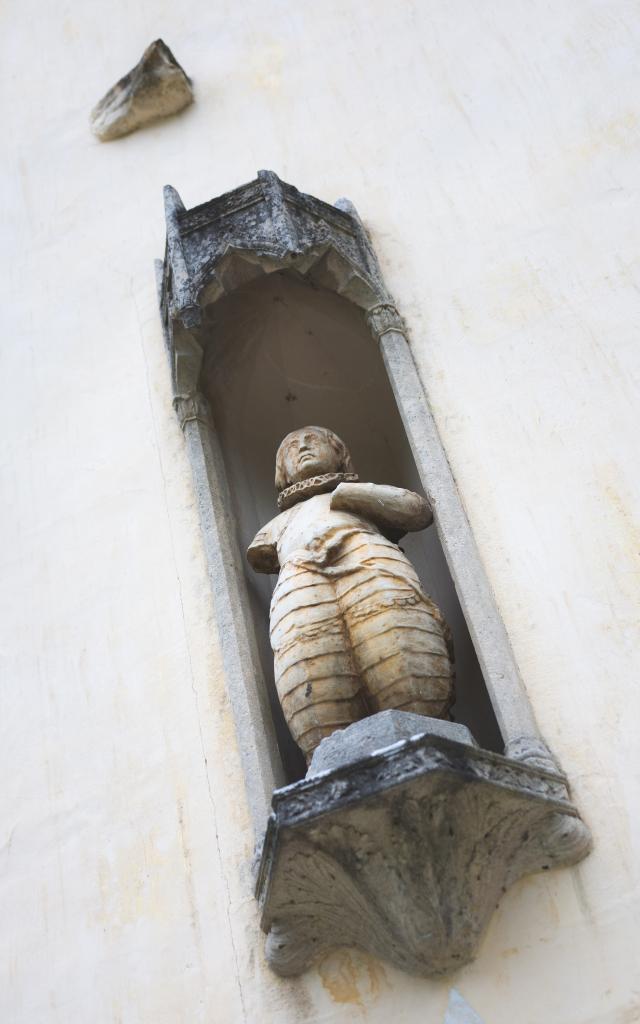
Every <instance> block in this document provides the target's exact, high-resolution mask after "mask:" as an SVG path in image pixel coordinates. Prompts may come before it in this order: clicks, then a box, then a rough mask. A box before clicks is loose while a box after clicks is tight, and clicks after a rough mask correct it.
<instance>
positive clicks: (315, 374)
mask: <svg viewBox="0 0 640 1024" xmlns="http://www.w3.org/2000/svg"><path fill="white" fill-rule="evenodd" d="M207 323H208V333H209V344H208V346H207V356H206V362H205V366H204V370H203V387H204V390H205V391H206V393H207V396H208V398H209V399H210V402H211V406H212V410H213V416H214V421H215V426H216V430H217V432H218V434H219V437H220V442H221V447H222V451H223V453H224V459H225V465H226V470H227V474H228V478H229V485H230V489H231V495H232V501H233V505H234V512H235V516H236V526H237V537H238V544H239V545H240V548H241V550H242V557H243V562H244V564H245V570H246V571H245V576H246V580H247V586H248V590H249V594H250V598H251V607H252V612H253V616H254V621H255V628H256V634H257V638H258V645H259V649H260V655H261V660H262V665H263V671H264V677H265V680H266V683H267V686H268V687H269V694H270V699H271V705H272V709H273V714H274V718H275V722H276V731H277V735H278V742H279V745H280V749H281V753H282V757H283V761H284V765H285V771H286V774H287V776H288V779H289V781H294V780H295V779H297V778H300V777H302V776H303V775H304V773H305V770H306V767H305V764H304V760H303V758H302V756H301V754H300V752H299V751H298V748H297V747H296V745H295V744H294V743H293V740H292V739H291V737H290V735H289V731H288V729H287V726H286V724H285V722H284V719H283V716H282V712H281V710H280V706H279V703H278V700H277V695H276V692H275V685H274V681H273V657H272V653H271V648H270V645H269V628H268V625H269V603H270V600H271V593H272V591H273V586H274V584H275V580H276V577H275V576H272V577H266V576H257V575H256V574H255V573H253V572H252V571H251V570H250V569H249V567H248V565H247V564H246V561H245V560H244V552H245V550H246V548H247V546H248V545H249V543H250V541H251V540H252V538H253V536H254V535H255V533H256V532H257V530H258V529H259V528H260V527H261V526H263V524H264V523H265V522H267V521H268V520H270V519H272V518H273V516H274V515H275V514H276V513H277V508H276V492H275V487H274V465H275V453H276V450H277V447H278V445H279V443H280V441H281V440H282V438H283V437H284V435H285V434H287V433H289V431H291V430H294V429H295V428H296V427H300V426H305V425H307V424H317V425H319V426H326V427H329V428H330V429H331V430H334V431H335V432H336V433H337V434H339V435H340V437H342V438H343V440H344V441H345V442H346V444H347V445H348V447H349V449H350V451H351V453H352V456H353V460H354V464H355V468H356V471H357V472H358V474H359V476H360V479H361V480H363V481H368V480H371V481H373V482H376V483H388V484H395V485H397V486H401V487H408V488H411V489H412V490H417V491H419V492H421V493H422V487H421V485H420V481H419V478H418V474H417V471H416V467H415V463H414V461H413V457H412V455H411V450H410V448H409V444H408V441H407V438H406V435H405V432H404V428H403V425H402V421H401V419H400V415H399V413H398V410H397V407H396V404H395V400H394V397H393V394H392V391H391V387H390V385H389V382H388V380H387V376H386V372H385V369H384V366H383V364H382V359H381V358H380V355H379V353H378V350H377V347H376V344H375V342H374V341H373V339H372V337H371V334H370V333H369V330H368V329H367V326H366V324H365V322H364V317H363V314H362V311H361V310H359V309H358V308H357V307H355V306H354V305H352V304H351V303H349V302H347V301H346V300H345V299H343V298H341V297H340V296H339V295H336V294H335V293H334V292H329V291H325V290H324V289H320V288H318V287H316V286H314V285H311V284H309V282H308V281H304V280H303V279H302V278H300V277H299V276H297V275H294V274H287V273H285V272H284V271H280V272H277V273H274V274H271V275H269V276H267V277H263V278H260V279H258V280H257V281H252V282H251V283H249V284H247V285H245V286H244V287H242V288H240V289H238V290H237V291H235V292H233V293H232V294H230V295H227V296H225V297H224V298H223V299H221V300H220V301H219V302H217V303H215V304H214V305H212V306H210V307H208V309H207ZM400 543H401V546H402V548H403V549H404V550H405V551H406V554H407V555H408V556H409V558H410V559H411V560H412V561H413V563H414V565H415V567H416V569H417V571H418V574H419V576H420V579H421V581H422V584H423V586H424V588H425V590H426V592H427V593H428V594H429V595H430V596H431V597H433V599H434V601H435V602H436V604H438V606H439V607H440V608H441V609H442V611H443V613H444V615H445V618H446V619H447V621H448V623H449V625H450V626H451V629H452V631H453V637H454V646H455V654H456V678H457V686H456V689H457V701H456V704H455V706H454V708H453V713H452V717H453V718H454V720H455V721H459V722H463V723H464V724H465V725H468V726H469V728H470V729H471V731H472V732H473V734H474V735H475V737H476V739H477V740H478V742H479V743H480V745H481V746H482V747H484V748H486V749H489V750H496V751H502V747H503V745H502V740H501V737H500V733H499V730H498V727H497V723H496V720H495V717H494V715H493V710H492V708H491V704H490V701H489V698H488V695H487V692H486V689H485V685H484V681H483V678H482V673H481V671H480V666H479V664H478V661H477V658H476V655H475V651H474V649H473V645H472V643H471V639H470V636H469V632H468V629H467V626H466V623H465V620H464V617H463V614H462V610H461V608H460V604H459V602H458V599H457V596H456V592H455V588H454V585H453V581H452V579H451V576H450V574H449V570H448V568H447V565H446V562H445V559H444V555H443V552H442V548H441V546H440V542H439V540H438V537H437V534H436V530H435V527H433V526H432V527H430V528H429V529H428V530H426V531H424V532H423V533H420V534H409V535H407V536H406V537H405V538H403V540H402V541H401V542H400Z"/></svg>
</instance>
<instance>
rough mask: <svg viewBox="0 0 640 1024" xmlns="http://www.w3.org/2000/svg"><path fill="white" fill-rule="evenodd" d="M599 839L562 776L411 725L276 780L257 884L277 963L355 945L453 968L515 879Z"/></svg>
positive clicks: (290, 968)
mask: <svg viewBox="0 0 640 1024" xmlns="http://www.w3.org/2000/svg"><path fill="white" fill-rule="evenodd" d="M589 844H590V838H589V832H588V830H587V828H586V827H585V826H584V824H583V823H582V821H581V820H580V818H579V817H578V814H577V811H576V809H575V807H573V805H572V804H571V802H570V800H569V794H568V790H567V785H566V780H565V779H564V777H563V776H561V775H559V774H557V773H552V772H547V771H544V770H543V769H540V768H533V767H528V766H524V765H522V764H519V763H518V762H516V761H512V760H509V759H507V758H505V757H500V756H499V755H497V754H492V753H489V752H487V751H482V750H478V749H477V748H475V747H472V746H468V745H466V744H463V743H458V742H455V741H452V740H449V739H445V738H443V737H440V736H433V735H423V736H418V737H414V738H412V739H410V740H407V741H404V742H401V743H398V744H395V745H394V746H392V747H389V748H388V749H387V750H386V751H381V752H379V753H377V754H373V755H371V756H369V757H366V758H363V759H362V760H359V761H357V762H356V763H354V764H352V765H348V766H346V767H342V768H338V769H336V770H334V771H331V772H325V773H324V774H322V775H320V776H317V777H315V778H309V779H306V780H304V781H303V782H299V783H296V784H295V785H293V786H288V787H287V788H285V789H281V790H278V791H276V792H275V793H274V796H273V814H272V816H271V819H270V821H269V825H268V829H267V834H266V838H265V845H264V850H263V854H262V861H261V866H260V875H259V878H258V883H257V890H256V892H257V897H258V900H259V902H260V906H261V910H262V927H263V929H264V930H265V931H266V932H267V933H268V935H267V942H266V956H267V959H268V962H269V964H270V965H271V967H272V968H273V969H274V970H275V971H276V972H277V973H278V974H281V975H285V976H287V975H296V974H299V973H301V972H302V971H304V970H306V969H307V968H308V967H310V966H311V965H312V964H313V962H314V961H315V960H317V959H318V958H319V957H320V956H322V955H323V954H324V953H326V952H327V951H328V950H330V949H332V948H335V947H336V946H355V947H358V948H360V949H362V950H364V951H366V952H369V953H372V954H373V955H374V956H377V957H380V958H381V959H382V960H387V961H390V962H391V963H392V964H394V965H395V966H396V967H399V968H401V969H402V970H404V971H407V972H409V973H411V974H418V975H423V976H427V977H434V976H438V975H442V974H447V973H449V972H451V971H453V970H456V969H457V968H459V967H461V966H463V965H464V964H466V963H468V962H469V961H470V960H472V959H473V957H474V955H475V953H476V950H477V946H478V943H479V941H480V939H481V937H482V934H483V932H484V930H485V928H486V926H487V924H488V921H489V919H490V917H491V914H492V913H493V911H494V909H495V907H496V905H497V903H498V902H499V900H500V898H501V896H502V894H503V893H504V892H505V891H506V890H507V888H508V887H509V886H510V885H512V884H513V883H514V882H515V881H517V880H518V879H519V878H521V877H522V876H523V875H526V874H528V873H530V872H532V871H540V870H546V869H548V868H552V867H556V866H559V865H568V864H575V863H576V862H577V861H579V860H580V859H581V858H582V857H584V856H585V854H586V853H587V852H588V850H589Z"/></svg>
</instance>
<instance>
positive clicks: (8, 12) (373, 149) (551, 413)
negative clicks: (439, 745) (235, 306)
mask: <svg viewBox="0 0 640 1024" xmlns="http://www.w3.org/2000/svg"><path fill="white" fill-rule="evenodd" d="M0 25H1V28H2V32H1V33H0V40H1V42H0V45H1V47H2V62H1V66H2V75H3V79H4V85H3V89H2V94H1V95H2V100H1V102H2V125H3V132H4V140H5V159H4V161H3V167H2V189H1V197H2V204H3V217H2V221H3V233H2V243H3V253H4V260H3V283H4V286H5V287H4V296H5V298H4V302H3V319H4V329H3V344H2V346H1V349H0V360H1V364H0V366H1V370H0V372H1V374H2V384H3V401H2V403H0V419H1V422H0V438H1V456H0V458H1V468H2V509H3V510H2V522H3V532H2V536H3V539H4V542H5V543H4V545H3V553H2V571H1V573H0V588H1V590H0V594H1V602H2V616H1V626H0V628H1V631H2V632H1V636H0V673H1V679H2V686H1V690H0V697H1V701H2V706H1V711H2V715H1V719H2V725H3V739H2V743H1V744H0V758H1V762H2V768H1V771H2V778H3V785H2V798H1V806H2V813H1V817H0V829H1V832H0V898H1V903H2V908H3V924H2V928H0V969H1V971H2V981H1V982H0V1019H2V1020H3V1021H7V1022H9V1021H11V1022H12V1024H14V1022H15V1024H27V1022H28V1024H39V1022H47V1024H49V1022H51V1024H54V1022H55V1024H86V1022H87V1021H89V1020H91V1021H92V1022H96V1024H99V1022H103V1021H104V1022H114V1024H115V1022H121V1024H178V1022H184V1024H194V1022H196V1021H203V1022H205V1021H206V1022H215V1024H222V1022H225V1024H226V1022H233V1024H235V1022H242V1021H246V1022H249V1024H254V1022H260V1024H263V1022H264V1024H270V1022H276V1021H277V1022H278V1024H280V1022H282V1024H289V1022H291V1024H298V1022H302V1021H327V1022H328V1021H331V1022H338V1021H340V1022H342V1021H347V1020H349V1021H351V1020H359V1019H363V1020H367V1021H371V1022H382V1021H389V1020H393V1021H394V1022H398V1024H404V1022H411V1024H413V1022H418V1021H420V1022H422V1021H427V1022H428V1024H440V1022H441V1021H444V1020H445V1017H446V1020H447V1022H448V1024H455V1022H458V1024H459V1022H462V1021H468V1020H476V1019H478V1020H482V1021H484V1022H486V1024H513V1021H516V1020H517V1021H518V1024H540V1022H542V1021H544V1022H545V1024H595V1022H606V1024H630V1022H632V1021H636V1020H639V1019H640V993H639V992H638V975H637V962H638V948H637V920H638V915H639V913H640V907H639V906H638V902H639V901H638V862H639V855H638V834H637V833H638V821H639V820H640V816H639V815H638V796H637V787H638V761H639V757H638V753H637V746H638V744H637V740H636V735H637V728H638V726H637V723H638V719H639V717H640V715H639V708H638V686H637V678H638V671H639V668H640V666H639V665H638V662H639V660H640V655H639V651H640V645H639V644H638V629H637V623H638V618H639V612H640V600H639V585H638V582H639V573H640V559H639V554H638V548H639V541H640V529H639V527H638V514H639V512H640V493H639V491H640V488H639V484H638V473H637V436H638V430H637V415H636V410H637V405H638V400H637V391H636V388H637V378H638V371H639V362H640V358H639V355H638V345H637V341H636V338H635V337H634V335H635V333H636V324H637V310H638V267H637V261H638V258H637V242H636V239H637V235H638V227H639V224H638V221H639V219H640V218H639V216H638V213H637V181H638V170H639V168H638V135H639V126H640V114H639V113H638V106H637V104H638V88H637V68H638V65H639V61H640V52H639V51H640V17H639V15H638V9H637V5H636V4H634V3H631V2H629V3H626V2H624V0H612V2H606V0H599V2H586V0H570V2H565V3H561V4H550V3H548V2H545V0H527V2H524V0H510V2H508V3H507V2H506V0H502V2H500V0H493V2H491V0H489V2H486V3H482V4H477V3H474V2H471V0H466V2H462V0H453V2H444V0H434V2H417V0H416V2H413V3H411V2H401V3H396V4H390V3H383V2H382V0H375V2H369V3H366V4H365V3H364V2H359V3H356V2H352V0H347V2H346V3H344V2H341V3H337V2H334V0H327V2H325V3H322V4H313V5H312V4H308V3H298V4H293V3H284V2H276V0H262V2H261V3H258V2H257V0H245V2H243V3H242V4H238V3H237V2H232V0H220V2H218V3H216V4H207V3H204V2H203V0H183V2H182V3H180V4H176V3H169V2H159V0H156V2H152V0H149V2H148V3H139V4H133V3H124V2H123V0H110V2H109V3H106V2H103V0H93V2H88V3H85V4H80V3H76V4H72V3H66V4H64V3H63V4H57V5H46V4H44V3H42V0H40V2H39V3H36V2H34V0H20V3H18V2H17V0H11V2H9V3H8V4H5V6H4V9H3V12H2V14H1V15H0ZM158 35H161V36H163V37H164V38H165V40H166V41H167V42H168V43H169V45H170V46H171V47H172V48H173V49H174V51H175V53H176V56H177V58H178V59H179V60H180V61H181V62H182V63H183V64H184V66H185V68H186V70H187V71H188V73H190V74H191V75H192V76H193V77H194V79H195V85H196V94H197V100H196V104H195V105H194V106H193V107H192V108H190V109H189V110H187V111H186V112H185V114H184V115H182V116H181V117H179V118H177V119H175V120H174V121H171V122H167V123H165V124H162V125H160V126H158V127H156V128H152V129H148V130H146V131H144V132H140V133H138V134H136V135H133V136H131V137H129V138H127V139H124V140H121V141H119V142H114V143H111V144H107V145H102V144H100V143H98V142H97V141H96V140H95V139H93V138H92V136H91V135H90V134H89V131H88V127H87V118H88V113H89V110H90V108H91V106H92V105H93V104H94V103H95V101H96V100H97V99H99V97H100V96H101V95H102V93H103V92H104V91H105V90H106V89H107V88H108V87H109V86H110V85H112V84H113V82H114V81H115V79H116V78H117V77H119V76H120V75H121V74H123V73H124V72H125V71H126V70H128V68H129V67H130V66H131V65H132V64H133V63H135V61H136V60H137V59H138V57H139V56H140V54H141V53H142V50H143V49H144V47H145V46H146V45H147V44H148V43H149V42H150V40H151V39H153V38H155V37H156V36H158ZM259 167H271V168H273V169H274V170H276V171H277V172H278V173H279V174H280V175H281V177H283V178H284V179H285V180H288V181H291V182H293V183H294V184H296V185H297V186H298V187H300V188H302V189H304V190H306V191H309V192H312V193H313V194H315V195H317V196H319V197H321V198H324V199H327V200H329V201H333V200H334V199H335V198H336V197H337V196H339V195H347V196H349V197H350V198H351V199H353V201H354V202H355V203H356V204H357V206H358V208H359V210H360V212H361V214H362V216H363V217H364V219H365V220H366V222H367V223H368V225H369V227H370V229H371V231H372V233H373V236H374V241H375V244H376V246H377V250H378V253H379V256H380V259H381V262H382V265H383V269H384V272H385V274H386V276H387V281H388V283H389V285H390V287H391V288H392V290H393V291H394V292H395V294H396V296H397V299H398V303H399V305H400V307H401V309H402V311H403V313H404V314H405V316H406V317H407V319H408V321H409V324H410V327H411V330H412V336H413V344H414V350H415V353H416V357H417V360H418V363H419V367H420V371H421V374H422V376H423V380H424V382H425V385H426V387H427V389H428V392H429V395H430V398H431V401H432V404H433V408H434V412H435V415H436V417H437V420H438V424H439V426H440V429H441V432H442V435H443V438H444V440H445V444H446V446H447V450H448V453H449V456H450V459H451V463H452V466H453V468H454V471H455V474H456V477H457V480H458V483H459V486H460V489H461V493H462V496H463V499H464V502H465V505H466V508H467V511H468V514H469V516H470V519H471V522H472V525H473V527H474V530H475V532H476V536H477V539H478V543H479V546H480V550H481V554H482V556H483V559H484V560H485V563H486V566H487V570H488V573H489V576H490V579H491V581H492V584H493V586H494V588H495V592H496V595H497V598H498V601H499V603H500V606H501V609H502V611H503V614H504V618H505V622H506V624H507V627H508V630H509V633H510V636H511V638H512V641H513V645H514V649H515V652H516V656H517V659H518V662H519V664H520V667H521V670H522V673H523V676H524V679H525V683H526V685H527V688H528V690H529V692H530V694H531V699H532V702H533V704H534V707H535V709H536V713H537V715H538V718H539V721H540V724H541V726H542V729H543V732H544V734H545V736H546V738H547V740H548V741H549V742H550V744H551V746H552V747H553V748H554V749H555V751H556V752H557V753H558V754H559V756H560V758H561V760H562V763H563V765H564V767H565V769H566V770H567V771H568V772H569V773H570V775H571V778H572V781H573V784H574V793H575V796H576V798H577V800H578V802H579V803H580V806H581V808H582V810H583V812H584V814H585V817H586V818H587V820H588V822H589V824H590V826H591V827H592V829H593V832H594V837H595V841H596V848H595V852H594V853H593V854H592V856H591V857H590V858H589V859H588V860H587V861H586V862H585V863H584V864H583V865H582V866H581V867H579V868H578V869H576V870H574V871H572V872H569V871H564V872H560V873H557V874H555V875H554V874H550V875H548V876H546V875H545V876H541V877H536V878H532V879H530V880H527V881H525V882H523V883H521V884H520V885H518V886H516V887H515V888H514V889H513V890H512V891H511V892H510V893H509V894H508V895H507V897H506V898H505V900H504V901H503V903H502V905H501V907H500V909H499V911H498V913H497V914H496V915H495V918H494V920H493V923H492V925H491V928H490V931H489V934H488V936H487V938H486V940H485V942H484V945H483V947H482V950H481V954H480V956H479V958H478V960H477V962H476V963H475V964H473V965H472V966H470V967H468V968H467V969H465V970H464V971H462V972H460V974H459V975H458V976H457V977H456V978H454V979H451V980H450V981H449V982H448V983H445V982H443V983H430V982H425V981H416V980H411V979H408V978H406V977H405V976H403V975H401V974H399V973H397V972H395V971H393V970H391V969H389V968H387V967H383V966H382V965H380V964H378V963H376V962H374V961H372V960H370V959H368V958H366V957H363V956H361V955H358V954H355V953H341V954H335V955H334V956H331V957H329V958H328V959H327V960H326V961H325V962H324V963H323V964H322V965H321V967H320V969H319V970H317V971H315V972H312V973H310V974H309V975H307V976H305V977H304V978H303V979H301V980H299V981H296V982H282V981H279V980H277V979H276V978H274V977H273V976H271V975H270V974H269V972H268V971H267V970H266V968H265V967H264V965H263V962H262V954H261V939H260V936H259V933H258V931H257V924H256V914H255V905H254V903H253V900H252V897H251V893H250V880H249V873H248V869H247V860H248V857H249V855H250V852H251V851H250V839H249V830H248V818H247V812H246V807H245V804H244V795H243V789H242V782H241V779H240V770H239V759H238V753H237V747H236V740H235V736H234V731H233V723H232V720H231V714H230V710H229V706H228V702H227V698H226V696H225V685H224V679H223V677H222V674H221V669H220V661H219V654H218V644H217V637H216V632H215V626H214V623H213V618H212V610H211V603H210V598H209V594H208V589H207V579H206V572H205V565H204V559H203V553H202V547H201V543H200V539H199V533H198V522H197V516H196V510H195V507H194V499H193V492H192V489H191V483H190V470H189V466H188V462H187V459H186V455H185V451H184V446H183V439H182V436H181V434H180V431H179V429H178V426H177V423H176V422H175V421H174V418H173V414H172V411H171V407H170V392H169V382H168V373H167V366H166V361H165V354H164V351H163V344H162V338H161V333H160V325H159V320H158V316H157V311H156V298H155V290H154V281H153V273H152V260H153V258H154V257H155V256H159V255H161V253H162V247H163V213H162V204H161V187H162V185H163V184H165V183H166V182H171V183H172V184H174V185H175V186H176V187H178V189H179V190H180V192H181V193H182V195H183V198H184V199H185V202H186V203H187V204H188V205H194V204H196V203H198V202H202V201H204V200H206V199H208V198H210V197H211V196H213V195H216V194H219V193H221V192H223V191H225V190H227V189H229V188H232V187H234V186H236V185H237V184H240V183H241V182H243V181H247V180H249V179H251V178H252V177H253V176H254V174H255V171H256V169H257V168H259ZM452 986H455V991H452Z"/></svg>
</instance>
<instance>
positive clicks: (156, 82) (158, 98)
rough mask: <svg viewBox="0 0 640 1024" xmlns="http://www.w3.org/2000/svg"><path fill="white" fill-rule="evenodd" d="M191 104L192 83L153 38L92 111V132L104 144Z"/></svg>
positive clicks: (164, 44) (158, 41) (170, 55)
mask: <svg viewBox="0 0 640 1024" xmlns="http://www.w3.org/2000/svg"><path fill="white" fill-rule="evenodd" d="M192 102H193V89H192V87H191V80H190V79H189V78H188V76H187V75H186V74H185V72H184V70H183V69H182V68H181V67H180V65H179V64H178V62H177V60H176V59H175V57H174V56H173V54H172V52H171V50H170V49H169V47H168V46H167V45H166V43H164V42H163V41H162V39H156V41H155V42H154V43H151V45H150V46H148V47H147V49H146V50H145V51H144V53H143V55H142V57H141V58H140V61H139V62H138V64H136V66H135V68H132V70H131V71H130V72H129V73H128V74H127V75H125V76H124V78H121V79H120V81H119V82H117V83H116V84H115V85H114V86H113V87H112V88H111V89H109V92H108V93H106V95H105V96H103V98H102V99H101V100H100V102H99V103H98V104H97V105H96V106H95V107H94V109H93V111H92V112H91V129H92V131H93V133H94V134H95V135H97V136H98V138H99V139H101V140H102V141H103V142H108V141H109V140H110V139H118V138H120V137H121V136H122V135H128V134H129V133H130V132H133V131H135V130H136V128H141V127H142V126H143V125H145V124H149V123H150V122H152V121H157V120H159V119H160V118H162V117H168V116H169V115H170V114H177V113H178V112H179V111H180V110H183V109H184V107H187V106H188V105H189V104H190V103H192Z"/></svg>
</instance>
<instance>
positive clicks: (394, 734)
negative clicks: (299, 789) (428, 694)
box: [307, 711, 478, 779]
mask: <svg viewBox="0 0 640 1024" xmlns="http://www.w3.org/2000/svg"><path fill="white" fill-rule="evenodd" d="M424 735H428V736H442V737H444V738H445V739H450V740H454V741H455V742H457V743H465V744H467V746H471V747H477V745H478V744H477V743H476V741H475V740H474V738H473V736H472V735H471V733H470V732H469V730H468V729H467V727H466V725H460V724H458V723H457V722H448V721H446V719H442V718H427V716H426V715H414V714H412V713H411V712H409V711H380V712H379V713H378V714H377V715H370V716H369V718H363V719H361V720H360V721H359V722H354V724H353V725H350V726H348V727H347V728H346V729H339V730H338V731H337V732H334V733H332V734H331V736H327V738H326V739H324V740H322V743H320V745H319V746H318V747H316V749H315V751H314V754H313V757H312V759H311V764H310V765H309V771H308V772H307V778H308V779H309V778H311V776H312V775H318V774H320V773H321V772H326V771H333V769H334V768H342V767H343V766H345V765H349V764H353V763H354V761H359V760H360V759H361V758H363V757H368V756H370V755H371V754H376V753H378V752H380V751H383V750H385V749H386V748H387V747H391V746H393V744H395V743H399V742H401V741H403V740H410V739H412V738H413V737H415V736H424Z"/></svg>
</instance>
